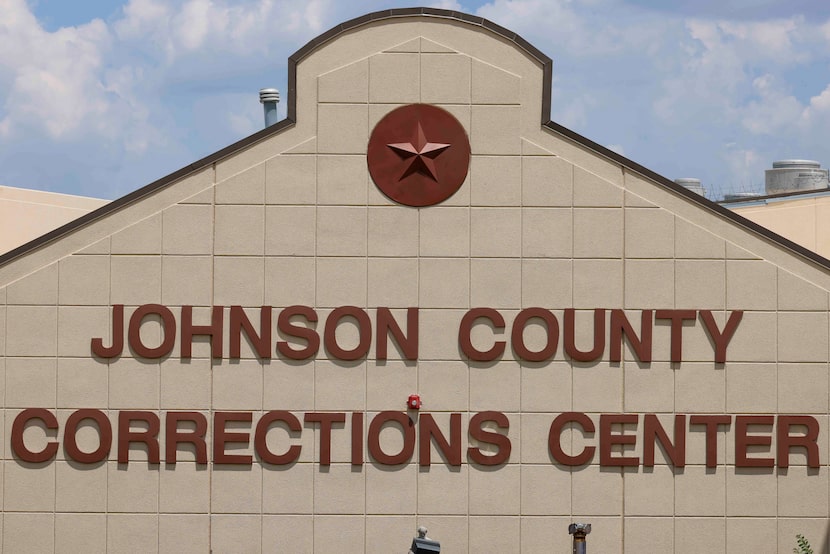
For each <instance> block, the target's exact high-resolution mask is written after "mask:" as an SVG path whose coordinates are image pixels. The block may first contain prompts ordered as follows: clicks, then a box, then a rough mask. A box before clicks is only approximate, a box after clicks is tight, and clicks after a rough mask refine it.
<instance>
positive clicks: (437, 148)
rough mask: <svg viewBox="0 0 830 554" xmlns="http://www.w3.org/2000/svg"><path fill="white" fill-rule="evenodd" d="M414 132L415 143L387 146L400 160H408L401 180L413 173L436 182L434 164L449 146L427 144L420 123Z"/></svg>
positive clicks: (399, 143)
mask: <svg viewBox="0 0 830 554" xmlns="http://www.w3.org/2000/svg"><path fill="white" fill-rule="evenodd" d="M417 127H418V128H417V129H416V131H415V142H396V143H393V144H387V145H386V146H388V147H389V148H391V149H392V150H394V151H395V153H396V154H398V156H400V157H401V159H402V160H406V159H409V160H410V161H409V165H408V166H406V169H404V172H403V174H402V175H401V179H403V178H404V177H406V176H407V175H412V174H413V173H416V172H418V173H421V174H423V175H426V176H428V177H431V178H432V180H433V181H435V182H436V183H437V182H438V173H437V172H436V169H435V162H433V160H434V159H435V158H437V157H438V156H439V155H440V154H441V153H442V152H443V151H444V150H446V149H447V148H449V147H450V145H449V144H444V143H441V142H429V141H428V140H427V137H426V135H425V134H424V128H423V127H422V126H421V122H420V121H419V122H418V125H417Z"/></svg>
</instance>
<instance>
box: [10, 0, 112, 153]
mask: <svg viewBox="0 0 830 554" xmlns="http://www.w3.org/2000/svg"><path fill="white" fill-rule="evenodd" d="M0 13H2V17H0V21H1V22H2V23H0V66H2V72H3V74H4V76H5V78H4V79H3V80H2V81H0V87H2V95H3V97H4V103H3V111H4V114H3V117H2V120H0V125H2V127H3V129H4V131H5V134H6V136H9V135H12V134H14V133H15V132H16V130H17V129H19V128H20V127H21V126H32V127H35V128H41V129H45V131H46V132H47V133H48V135H49V136H50V137H52V138H54V139H59V138H63V137H65V136H67V135H69V134H71V133H74V132H77V131H78V130H79V129H80V128H81V127H91V128H93V129H96V130H98V131H99V132H103V133H108V132H111V131H113V128H112V126H111V124H110V123H109V122H108V120H107V116H108V115H109V111H110V107H111V105H112V99H111V98H109V95H108V93H107V91H106V90H105V86H104V85H103V83H102V81H101V71H102V68H103V65H104V62H103V52H104V51H105V50H106V49H107V48H108V47H109V45H110V43H111V35H110V33H109V31H108V29H107V27H106V25H105V24H104V22H103V21H101V20H99V19H95V20H93V21H91V22H89V23H87V24H85V25H81V26H78V27H71V28H62V29H58V30H57V31H55V32H47V31H45V30H44V29H43V28H42V27H41V26H40V24H39V23H38V22H37V20H36V19H35V18H34V16H33V15H32V14H31V12H30V11H29V8H28V6H27V5H26V4H25V3H24V2H23V1H22V0H3V1H2V2H0Z"/></svg>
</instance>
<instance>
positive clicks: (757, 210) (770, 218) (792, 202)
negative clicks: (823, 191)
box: [727, 196, 830, 258]
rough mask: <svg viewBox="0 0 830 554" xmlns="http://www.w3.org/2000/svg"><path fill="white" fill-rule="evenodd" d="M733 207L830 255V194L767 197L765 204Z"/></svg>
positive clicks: (757, 221) (746, 215) (766, 225)
mask: <svg viewBox="0 0 830 554" xmlns="http://www.w3.org/2000/svg"><path fill="white" fill-rule="evenodd" d="M727 207H729V206H728V205H727ZM733 211H734V212H735V213H737V214H740V215H742V216H744V217H745V218H747V219H750V220H752V221H754V222H756V223H759V224H761V225H763V226H764V227H767V228H769V229H771V230H773V231H775V232H776V233H778V234H779V235H781V236H782V237H786V238H788V239H790V240H791V241H793V242H796V243H798V244H800V245H802V246H804V247H806V248H809V249H810V250H814V251H816V252H818V253H819V254H821V255H822V256H824V257H825V258H827V257H830V224H828V221H830V196H816V197H812V198H798V197H794V198H792V199H775V200H767V201H766V202H765V203H764V204H763V205H756V206H746V207H736V208H734V209H733Z"/></svg>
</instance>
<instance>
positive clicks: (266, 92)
mask: <svg viewBox="0 0 830 554" xmlns="http://www.w3.org/2000/svg"><path fill="white" fill-rule="evenodd" d="M259 101H260V102H262V109H263V111H264V112H265V126H266V127H270V126H271V125H273V124H274V123H276V122H277V121H278V120H277V104H279V103H280V91H278V90H277V89H275V88H263V89H260V90H259Z"/></svg>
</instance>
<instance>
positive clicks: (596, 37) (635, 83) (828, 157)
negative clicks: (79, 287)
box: [0, 0, 830, 196]
mask: <svg viewBox="0 0 830 554" xmlns="http://www.w3.org/2000/svg"><path fill="white" fill-rule="evenodd" d="M405 2H406V0H405ZM428 3H431V4H432V5H433V6H436V7H442V8H445V9H453V10H460V11H469V9H467V10H465V8H464V2H463V1H459V0H428ZM395 4H400V2H395ZM469 5H470V4H467V6H468V7H469ZM389 7H392V2H391V1H390V0H355V1H353V2H348V3H346V2H338V1H336V0H307V1H301V0H177V1H176V2H171V1H167V0H125V4H124V7H123V9H122V10H121V11H120V12H119V13H117V14H116V15H115V16H114V18H112V19H110V20H108V21H106V22H105V21H102V20H93V21H90V22H88V23H86V24H83V25H78V26H74V27H66V28H62V29H58V30H56V31H48V30H46V29H44V28H43V26H42V25H41V24H40V23H39V22H38V20H37V19H36V18H35V16H34V15H33V13H32V10H31V9H30V7H29V5H28V4H27V3H26V2H25V1H24V0H0V165H2V166H3V171H4V173H2V174H0V181H2V180H6V181H8V179H9V177H7V175H11V173H9V171H8V170H9V165H8V164H9V163H14V162H15V160H14V159H13V151H14V148H15V147H17V145H25V144H30V143H32V144H33V143H37V144H38V145H39V146H38V147H41V145H42V147H43V148H45V149H47V150H48V149H50V148H51V150H50V152H53V153H54V155H55V156H60V155H61V152H66V154H65V156H66V157H67V158H68V157H69V156H71V155H72V154H71V152H74V153H75V157H76V158H77V157H78V156H79V154H78V152H94V153H96V156H97V157H98V158H100V160H97V161H96V163H97V164H98V165H94V164H93V162H92V161H84V163H86V164H89V167H87V166H85V165H83V164H81V162H78V161H77V160H69V163H78V164H81V168H80V170H79V171H84V172H85V173H81V174H80V175H79V176H76V177H74V179H75V180H76V181H79V180H86V179H90V180H91V181H90V182H92V181H94V182H95V183H96V184H95V186H97V187H99V189H100V190H99V191H98V192H96V191H95V190H85V191H84V192H86V193H88V194H98V195H102V196H109V195H110V194H109V192H108V190H109V189H107V187H113V188H118V191H119V193H120V192H124V191H126V190H129V189H131V188H135V187H137V186H140V185H142V184H144V183H146V182H147V181H148V180H149V177H148V176H147V175H148V174H147V172H148V171H150V169H147V168H148V167H149V168H151V169H152V171H153V172H154V173H153V174H152V177H158V176H160V172H162V171H166V170H173V169H176V168H177V167H180V166H182V165H184V164H186V163H189V162H192V161H193V160H194V159H197V158H198V157H201V156H202V155H205V154H207V153H209V152H210V151H212V150H213V149H217V148H219V147H221V146H223V145H226V144H229V143H230V142H233V141H234V140H237V139H238V138H241V137H242V136H243V135H246V134H248V133H250V132H252V131H255V130H256V129H259V128H260V127H261V125H262V123H261V105H260V104H259V103H258V101H257V98H256V90H257V88H260V87H264V86H280V87H281V86H283V83H284V81H280V79H283V80H284V77H285V75H284V74H285V61H286V58H287V57H288V55H290V54H291V53H292V52H294V51H295V50H297V49H299V48H300V47H301V46H302V45H303V44H305V43H306V41H308V40H309V39H311V38H313V37H314V36H316V35H318V34H320V33H322V32H323V31H325V30H326V29H327V28H329V27H330V26H332V25H335V24H337V23H339V22H341V21H345V20H348V19H350V18H352V17H356V16H358V15H361V14H362V13H366V12H370V11H375V10H378V9H385V8H389ZM698 13H700V12H698ZM706 13H711V12H706ZM776 13H778V12H776ZM477 14H478V15H480V16H483V17H486V18H488V19H491V20H492V21H494V22H496V23H498V24H499V25H502V26H503V27H506V28H508V29H510V30H512V31H516V32H518V33H519V34H521V35H522V36H523V37H524V38H526V39H528V40H530V41H531V42H532V43H533V44H534V45H535V46H537V47H538V48H539V49H540V50H542V51H543V52H545V53H546V54H548V55H550V56H551V57H552V58H553V60H554V77H555V81H554V90H553V94H554V96H553V112H554V117H555V119H556V120H557V121H558V122H560V123H562V124H564V125H566V126H569V127H573V128H574V129H575V130H576V131H578V132H580V133H582V134H585V135H586V136H588V137H589V138H591V139H593V140H596V141H597V142H600V143H603V144H611V145H612V146H611V148H613V149H614V150H616V151H619V152H625V153H626V155H628V156H630V157H631V158H632V159H635V160H637V161H641V163H644V164H646V165H648V164H649V163H651V164H654V169H655V170H658V171H662V172H664V173H666V174H667V175H671V174H675V175H676V176H681V175H691V174H696V175H700V176H701V177H703V176H704V175H703V174H704V173H707V174H708V175H710V176H711V177H710V179H711V180H717V181H718V182H724V183H726V182H727V181H729V180H733V181H734V183H735V184H736V186H738V185H740V184H741V183H743V182H751V181H753V180H754V181H757V180H759V179H762V178H763V173H762V172H763V168H764V167H765V166H767V165H769V163H770V162H771V159H777V158H780V157H788V156H799V157H814V158H817V159H821V160H822V161H823V163H824V164H825V165H828V164H830V146H825V143H826V142H827V141H826V139H825V138H824V135H825V129H826V128H828V126H830V80H828V78H827V77H826V76H825V75H824V73H822V71H823V69H824V68H825V67H827V65H828V64H830V54H828V52H830V21H821V20H818V19H817V18H812V19H806V18H804V17H800V16H792V17H781V18H778V19H769V18H767V19H757V20H754V21H742V20H738V19H736V18H732V19H730V20H721V19H715V18H712V17H700V16H698V17H696V18H694V19H690V18H685V17H684V16H683V15H681V14H679V13H677V12H672V11H671V10H669V11H667V12H658V11H649V10H648V9H639V8H637V9H635V8H632V7H631V6H630V4H629V2H627V1H626V0H590V1H576V0H493V1H491V2H488V3H486V4H484V5H482V6H481V7H480V9H478V10H477ZM802 70H803V71H802ZM817 75H818V77H817ZM821 78H823V79H825V80H824V81H821V80H820V79H821ZM248 89H250V92H249V93H248V92H246V90H248ZM285 96H286V95H285V91H283V98H285ZM280 108H281V110H284V109H285V103H283V104H280ZM730 142H731V143H734V144H733V145H732V146H729V147H728V148H726V147H723V144H725V143H730ZM21 148H23V147H22V146H21ZM3 150H5V152H6V153H5V157H4V155H3V153H2V152H3ZM822 156H823V157H822ZM20 163H22V162H20ZM29 165H31V164H29ZM21 167H22V166H21ZM696 168H703V169H705V170H706V171H698V170H697V169H696ZM35 169H38V168H35ZM25 170H28V171H33V170H32V169H25ZM23 171H24V169H20V172H19V173H15V174H14V175H15V176H17V175H24V173H23ZM44 175H45V174H44ZM125 176H126V177H125ZM17 178H18V179H20V177H17ZM54 178H60V179H63V178H64V177H54V175H53V174H48V177H42V178H40V179H42V180H45V179H54ZM116 178H118V179H120V181H119V183H118V184H117V185H113V184H111V183H112V182H113V181H114V180H115V179H116ZM37 180H38V179H34V178H33V179H32V180H31V181H33V182H37ZM96 180H97V181H96ZM12 184H14V183H12ZM20 184H25V182H21V183H20ZM704 184H706V183H704ZM90 186H92V185H90ZM67 192H71V191H70V190H67Z"/></svg>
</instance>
